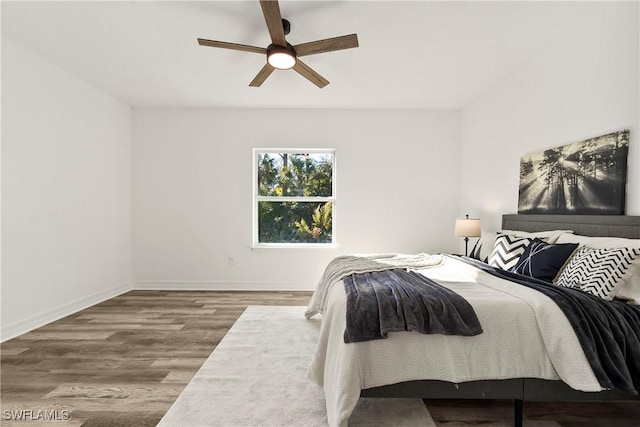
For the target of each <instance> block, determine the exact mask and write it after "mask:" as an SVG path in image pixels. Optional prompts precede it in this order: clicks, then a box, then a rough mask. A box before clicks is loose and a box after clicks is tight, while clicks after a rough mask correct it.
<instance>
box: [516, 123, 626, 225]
mask: <svg viewBox="0 0 640 427" xmlns="http://www.w3.org/2000/svg"><path fill="white" fill-rule="evenodd" d="M628 152H629V130H621V131H618V132H612V133H609V134H606V135H601V136H597V137H595V138H591V139H587V140H584V141H579V142H575V143H572V144H567V145H562V146H560V147H556V148H551V149H548V150H544V151H540V152H536V153H530V154H527V155H525V156H523V157H522V158H521V159H520V195H519V197H518V213H522V214H532V213H533V214H535V213H540V214H576V215H624V212H625V200H626V194H625V191H626V181H627V154H628Z"/></svg>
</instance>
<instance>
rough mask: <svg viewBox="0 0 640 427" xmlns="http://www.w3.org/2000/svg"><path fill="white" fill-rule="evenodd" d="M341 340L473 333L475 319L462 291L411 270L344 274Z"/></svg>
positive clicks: (476, 325) (478, 328) (477, 330)
mask: <svg viewBox="0 0 640 427" xmlns="http://www.w3.org/2000/svg"><path fill="white" fill-rule="evenodd" d="M344 287H345V291H346V294H347V325H346V329H345V331H344V342H345V343H350V342H360V341H368V340H375V339H381V338H387V334H388V333H389V332H399V331H416V332H420V333H423V334H444V335H462V336H473V335H478V334H481V333H482V327H481V326H480V321H479V320H478V317H477V316H476V313H475V312H474V311H473V308H472V307H471V305H470V304H469V303H468V302H467V300H465V299H464V298H463V297H462V296H460V295H458V294H457V293H455V292H454V291H452V290H450V289H447V288H445V287H443V286H441V285H439V284H437V283H435V282H434V281H433V280H431V279H429V278H427V277H425V276H423V275H421V274H419V273H416V272H413V271H405V270H401V269H395V270H386V271H377V272H368V273H361V274H352V275H350V276H347V277H345V278H344Z"/></svg>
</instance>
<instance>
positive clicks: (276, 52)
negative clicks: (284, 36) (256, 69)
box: [267, 47, 296, 70]
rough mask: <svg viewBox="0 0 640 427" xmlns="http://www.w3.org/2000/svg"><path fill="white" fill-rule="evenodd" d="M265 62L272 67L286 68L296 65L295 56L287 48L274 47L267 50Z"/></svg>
mask: <svg viewBox="0 0 640 427" xmlns="http://www.w3.org/2000/svg"><path fill="white" fill-rule="evenodd" d="M267 62H268V63H269V64H271V66H272V67H274V68H278V69H280V70H288V69H290V68H292V67H293V66H294V65H296V56H295V54H294V53H293V52H291V51H290V50H289V49H285V48H281V47H275V48H272V49H270V50H269V51H268V52H267Z"/></svg>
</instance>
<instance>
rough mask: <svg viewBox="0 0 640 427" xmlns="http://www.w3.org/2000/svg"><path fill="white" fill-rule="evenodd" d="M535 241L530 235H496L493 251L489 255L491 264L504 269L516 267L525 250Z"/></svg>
mask: <svg viewBox="0 0 640 427" xmlns="http://www.w3.org/2000/svg"><path fill="white" fill-rule="evenodd" d="M532 241H533V239H532V238H529V237H515V236H511V235H509V234H500V235H498V237H496V243H495V244H494V245H493V252H491V256H490V257H489V265H491V266H493V267H498V268H501V269H503V270H509V269H511V268H512V267H514V266H515V265H516V264H517V263H518V260H519V259H520V256H522V254H523V253H524V250H525V249H526V248H527V246H529V244H530V243H531V242H532Z"/></svg>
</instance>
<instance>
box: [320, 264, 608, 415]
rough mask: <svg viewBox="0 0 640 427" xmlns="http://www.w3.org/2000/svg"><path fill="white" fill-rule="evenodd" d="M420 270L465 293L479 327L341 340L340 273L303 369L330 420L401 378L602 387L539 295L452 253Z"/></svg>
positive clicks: (558, 315) (565, 325)
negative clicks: (364, 393)
mask: <svg viewBox="0 0 640 427" xmlns="http://www.w3.org/2000/svg"><path fill="white" fill-rule="evenodd" d="M419 272H420V273H422V274H424V275H425V276H427V277H430V278H431V279H433V280H435V281H437V282H438V283H439V284H441V285H443V286H446V287H448V288H450V289H452V290H454V291H455V292H457V293H459V294H460V295H462V296H463V297H465V298H466V299H467V301H469V303H471V304H472V305H473V308H474V309H475V311H476V314H477V316H478V319H479V320H480V323H481V325H482V328H483V330H484V332H483V333H482V334H480V335H477V336H473V337H460V336H444V335H438V334H435V335H423V334H419V333H416V332H397V333H391V334H389V338H388V339H384V340H374V341H366V342H360V343H350V344H345V343H344V340H343V334H344V329H345V318H346V314H345V307H346V304H345V302H346V294H345V291H344V286H343V282H342V280H340V281H338V282H335V283H334V284H333V285H332V286H331V287H330V288H329V289H328V295H327V308H326V311H325V312H324V313H323V316H322V326H321V330H320V338H319V341H318V345H317V347H316V352H315V354H314V357H313V361H312V363H311V366H310V368H309V371H308V376H309V378H310V379H312V380H313V381H315V382H316V383H318V384H319V385H321V386H323V388H324V393H325V398H326V403H327V418H328V420H329V424H330V425H332V426H338V425H340V426H341V425H347V422H348V419H349V415H350V414H351V412H352V411H353V408H354V407H355V405H356V403H357V402H358V399H359V396H360V390H362V389H365V388H371V387H379V386H383V385H388V384H394V383H398V382H402V381H410V380H418V379H430V380H441V381H449V382H454V383H460V382H465V381H477V380H489V379H508V378H542V379H549V380H557V379H562V380H563V381H564V382H565V383H567V384H568V385H569V386H571V387H572V388H574V389H577V390H582V391H600V390H602V388H601V387H600V385H599V383H598V381H597V379H596V378H595V376H594V374H593V371H592V370H591V367H590V366H589V363H588V361H587V359H586V357H585V355H584V352H583V351H582V348H581V346H580V343H579V342H578V338H577V337H576V335H575V332H574V331H573V328H572V327H571V325H570V324H569V321H568V320H567V319H566V317H565V316H564V314H563V313H562V311H561V310H560V309H559V308H558V307H557V305H556V304H555V303H554V302H553V301H551V300H550V299H549V298H548V297H546V296H545V295H543V294H541V293H539V292H537V291H535V290H533V289H530V288H527V287H525V286H520V285H516V284H513V283H511V282H509V281H507V280H503V279H500V278H498V277H494V276H492V275H490V274H488V273H485V272H483V271H481V270H478V269H476V268H474V267H473V266H470V265H468V264H465V263H464V262H461V261H459V260H457V259H455V258H451V257H447V258H446V259H445V261H444V262H443V263H442V265H441V266H437V267H431V268H428V269H425V270H419ZM312 300H313V299H312ZM310 309H311V307H310Z"/></svg>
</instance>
